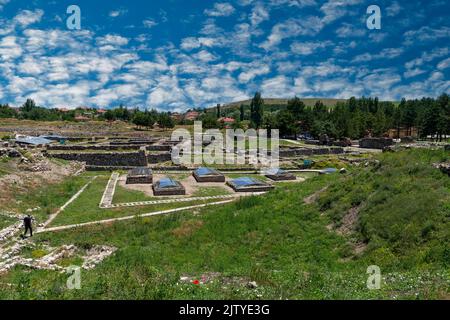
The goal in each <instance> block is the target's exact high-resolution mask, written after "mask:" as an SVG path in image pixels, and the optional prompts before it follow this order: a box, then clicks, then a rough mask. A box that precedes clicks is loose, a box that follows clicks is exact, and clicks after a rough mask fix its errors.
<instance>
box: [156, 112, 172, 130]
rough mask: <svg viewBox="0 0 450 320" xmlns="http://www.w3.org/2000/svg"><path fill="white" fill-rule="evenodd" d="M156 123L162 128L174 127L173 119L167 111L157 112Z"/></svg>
mask: <svg viewBox="0 0 450 320" xmlns="http://www.w3.org/2000/svg"><path fill="white" fill-rule="evenodd" d="M158 123H159V126H160V127H161V128H163V129H167V128H173V127H175V121H174V120H173V119H172V117H171V116H170V115H169V114H168V113H167V112H162V113H160V114H159V117H158Z"/></svg>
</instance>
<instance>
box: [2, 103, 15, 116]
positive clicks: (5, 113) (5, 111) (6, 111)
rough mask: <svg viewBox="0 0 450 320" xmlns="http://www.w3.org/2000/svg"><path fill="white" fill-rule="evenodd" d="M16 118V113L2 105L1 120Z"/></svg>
mask: <svg viewBox="0 0 450 320" xmlns="http://www.w3.org/2000/svg"><path fill="white" fill-rule="evenodd" d="M15 116H16V112H15V111H14V110H13V109H12V108H10V107H9V105H7V104H5V105H1V104H0V118H14V117H15Z"/></svg>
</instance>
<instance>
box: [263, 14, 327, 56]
mask: <svg viewBox="0 0 450 320" xmlns="http://www.w3.org/2000/svg"><path fill="white" fill-rule="evenodd" d="M321 28H322V25H321V23H320V20H319V19H318V18H317V17H313V16H311V17H307V18H306V19H294V18H290V19H288V20H287V21H285V22H281V23H277V24H276V25H275V26H274V27H273V28H272V32H271V34H270V35H269V37H268V38H267V40H266V41H264V42H263V43H262V44H261V45H260V47H261V48H264V49H265V50H270V49H273V48H274V47H276V46H278V45H279V44H280V43H281V42H282V41H283V40H284V39H287V38H292V37H297V36H300V35H315V34H317V33H318V32H319V31H320V30H321Z"/></svg>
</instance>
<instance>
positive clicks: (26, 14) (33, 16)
mask: <svg viewBox="0 0 450 320" xmlns="http://www.w3.org/2000/svg"><path fill="white" fill-rule="evenodd" d="M43 15H44V11H43V10H41V9H36V10H34V11H30V10H23V11H21V12H20V13H19V14H18V15H16V16H15V17H14V19H13V22H14V23H16V24H18V25H20V26H21V27H23V28H25V27H27V26H29V25H31V24H33V23H36V22H39V21H41V19H42V16H43Z"/></svg>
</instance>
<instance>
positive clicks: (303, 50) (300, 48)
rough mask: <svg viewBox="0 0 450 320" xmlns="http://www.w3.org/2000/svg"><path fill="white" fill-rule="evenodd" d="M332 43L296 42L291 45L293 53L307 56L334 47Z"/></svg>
mask: <svg viewBox="0 0 450 320" xmlns="http://www.w3.org/2000/svg"><path fill="white" fill-rule="evenodd" d="M332 45H333V42H331V41H322V42H320V41H310V42H294V43H292V44H291V51H292V52H293V53H295V54H299V55H303V56H307V55H310V54H312V53H314V52H315V51H317V50H319V49H324V48H326V47H329V46H332Z"/></svg>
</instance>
